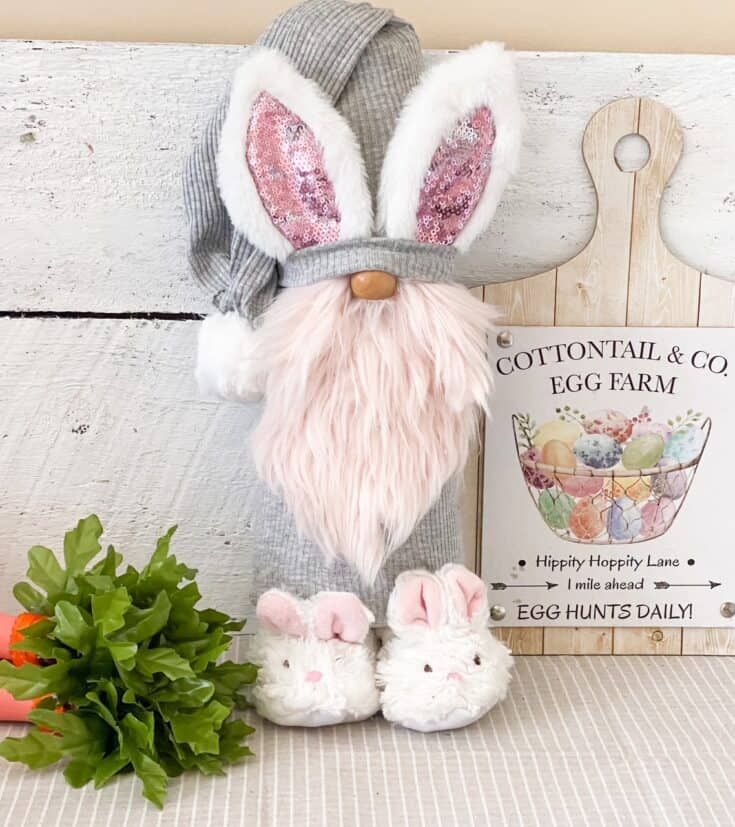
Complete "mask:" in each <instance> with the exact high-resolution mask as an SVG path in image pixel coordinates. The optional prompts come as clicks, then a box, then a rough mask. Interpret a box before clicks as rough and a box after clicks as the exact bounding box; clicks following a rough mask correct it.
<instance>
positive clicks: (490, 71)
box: [378, 43, 521, 252]
mask: <svg viewBox="0 0 735 827" xmlns="http://www.w3.org/2000/svg"><path fill="white" fill-rule="evenodd" d="M520 143H521V114H520V107H519V102H518V89H517V80H516V75H515V68H514V63H513V59H512V57H511V56H510V55H509V54H508V53H506V52H505V51H504V50H503V46H502V44H500V43H483V44H481V45H479V46H475V47H474V48H472V49H469V50H467V51H466V52H462V53H460V54H457V55H454V56H452V57H450V58H448V59H447V60H446V61H444V62H442V63H440V64H438V65H437V66H434V67H433V68H432V69H430V70H429V71H428V72H427V73H426V74H425V75H424V77H423V78H422V80H421V82H420V83H419V85H418V86H417V87H416V88H415V89H414V90H413V92H412V93H411V94H410V95H409V97H408V98H407V100H406V103H405V105H404V108H403V111H402V112H401V115H400V117H399V119H398V123H397V125H396V128H395V131H394V133H393V137H392V138H391V141H390V144H389V145H388V149H387V151H386V155H385V160H384V162H383V169H382V172H381V180H380V193H379V197H378V224H379V227H380V228H381V230H382V231H383V232H384V233H385V234H386V235H387V236H389V237H390V238H408V239H412V240H416V241H420V242H424V243H428V244H442V245H450V244H451V245H454V246H455V247H456V248H457V249H458V250H460V251H461V252H464V251H465V250H467V249H468V247H469V246H470V245H471V244H472V242H473V241H474V240H475V238H476V237H477V236H478V235H479V234H480V233H481V232H483V230H485V228H486V227H487V226H488V224H489V223H490V221H491V219H492V217H493V215H494V213H495V209H496V208H497V206H498V202H499V201H500V197H501V195H502V193H503V190H504V189H505V186H506V184H507V183H508V181H509V179H510V177H511V175H512V174H513V172H515V170H516V168H517V165H518V156H519V153H520Z"/></svg>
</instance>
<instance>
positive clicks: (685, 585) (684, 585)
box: [653, 580, 722, 589]
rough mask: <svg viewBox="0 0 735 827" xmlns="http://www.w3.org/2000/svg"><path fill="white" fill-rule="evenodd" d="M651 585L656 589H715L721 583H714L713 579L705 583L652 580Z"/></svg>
mask: <svg viewBox="0 0 735 827" xmlns="http://www.w3.org/2000/svg"><path fill="white" fill-rule="evenodd" d="M653 585H654V586H655V587H656V588H657V589H677V588H679V589H681V588H684V589H696V588H702V589H716V588H717V587H718V586H721V585H722V583H715V581H714V580H708V581H707V582H706V583H667V582H666V581H665V580H654V582H653Z"/></svg>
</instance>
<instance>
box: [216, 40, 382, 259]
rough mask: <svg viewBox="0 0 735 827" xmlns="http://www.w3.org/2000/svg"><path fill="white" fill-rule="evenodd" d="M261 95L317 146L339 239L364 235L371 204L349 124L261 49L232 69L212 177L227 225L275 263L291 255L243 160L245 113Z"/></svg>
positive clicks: (277, 56)
mask: <svg viewBox="0 0 735 827" xmlns="http://www.w3.org/2000/svg"><path fill="white" fill-rule="evenodd" d="M261 92H267V93H269V94H270V95H272V96H273V97H274V98H276V99H277V100H278V101H279V102H280V103H281V104H283V105H284V106H285V107H286V108H287V109H290V110H291V111H292V112H293V113H294V114H296V115H298V117H299V118H301V120H302V121H303V122H304V123H305V124H306V125H307V126H308V127H309V129H311V130H312V132H313V133H314V136H315V137H316V139H317V141H318V143H319V144H320V146H321V148H322V151H323V161H324V167H325V170H326V173H327V176H328V177H329V179H330V181H331V183H332V186H333V187H334V194H335V198H336V203H337V208H338V210H339V213H340V229H339V233H340V240H343V239H350V238H362V237H365V236H369V235H370V233H371V227H372V202H371V198H370V191H369V189H368V185H367V180H366V176H365V165H364V163H363V160H362V156H361V154H360V149H359V145H358V143H357V139H356V138H355V136H354V134H353V132H352V130H351V129H350V127H349V124H348V123H347V121H346V120H345V119H344V118H343V117H342V116H341V115H340V114H339V112H337V110H336V109H335V108H334V107H333V106H332V104H331V102H330V101H329V100H328V98H327V97H326V96H325V94H324V93H323V92H322V90H321V89H320V88H319V86H317V84H315V83H314V82H313V81H311V80H307V79H306V78H305V77H303V76H302V75H300V74H299V72H298V71H297V70H296V69H295V68H294V66H293V65H292V64H291V63H290V62H289V60H288V59H287V58H286V57H285V56H284V55H283V54H281V53H280V52H278V51H275V50H274V49H267V48H263V47H253V48H251V49H249V50H248V53H247V55H246V57H245V60H244V61H243V63H242V65H241V66H240V68H239V69H238V70H237V73H236V74H235V79H234V82H233V84H232V93H231V95H230V105H229V109H228V110H227V116H226V118H225V122H224V124H223V126H222V137H221V141H220V148H219V156H218V159H217V176H218V182H219V188H220V192H221V193H222V199H223V201H224V203H225V206H226V207H227V211H228V213H229V215H230V219H231V220H232V223H233V224H234V225H235V226H236V227H237V228H238V229H239V230H240V231H241V232H243V233H244V234H245V235H246V236H247V238H248V240H249V241H251V242H252V243H253V244H255V245H256V246H257V247H259V248H260V249H261V250H262V251H263V252H265V253H267V254H268V255H269V256H272V257H273V258H276V259H278V260H279V261H283V260H284V259H285V258H286V257H287V256H288V255H289V253H291V252H292V251H293V245H292V244H291V242H290V241H289V240H288V239H287V238H286V237H285V236H284V235H283V234H282V233H281V232H280V230H279V229H278V228H277V227H276V226H275V225H274V223H273V222H272V221H271V217H270V215H269V214H268V212H267V211H266V209H265V207H264V206H263V202H262V201H261V198H260V195H259V194H258V190H257V188H256V185H255V182H254V181H253V177H252V175H251V172H250V168H249V166H248V162H247V158H246V149H247V134H248V124H249V122H250V112H251V109H252V106H253V103H254V101H255V99H256V98H257V96H258V95H259V94H260V93H261Z"/></svg>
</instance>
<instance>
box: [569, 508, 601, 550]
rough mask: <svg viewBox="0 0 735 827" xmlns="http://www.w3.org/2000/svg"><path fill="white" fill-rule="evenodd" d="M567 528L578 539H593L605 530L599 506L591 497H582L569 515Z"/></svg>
mask: <svg viewBox="0 0 735 827" xmlns="http://www.w3.org/2000/svg"><path fill="white" fill-rule="evenodd" d="M569 530H570V531H571V532H572V534H573V535H574V536H575V537H577V538H578V539H580V540H594V539H595V537H599V536H600V534H602V532H603V531H604V530H605V520H604V518H603V511H602V509H601V508H600V506H599V505H598V504H597V503H595V502H593V500H592V498H591V497H584V498H583V499H581V500H579V502H578V503H577V504H576V505H575V506H574V509H573V510H572V513H571V514H570V515H569Z"/></svg>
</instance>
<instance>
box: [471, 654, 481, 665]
mask: <svg viewBox="0 0 735 827" xmlns="http://www.w3.org/2000/svg"><path fill="white" fill-rule="evenodd" d="M472 660H473V661H474V664H475V666H479V665H480V664H481V663H482V661H481V660H480V656H479V655H475V657H474V658H472Z"/></svg>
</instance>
